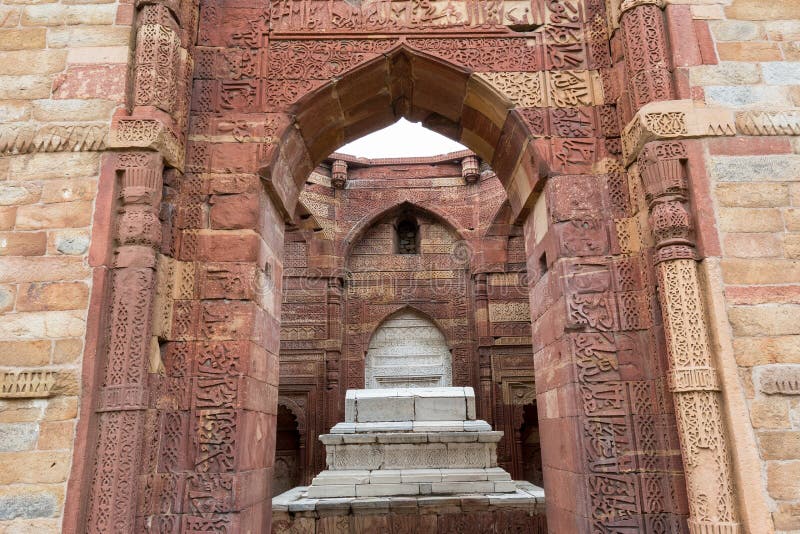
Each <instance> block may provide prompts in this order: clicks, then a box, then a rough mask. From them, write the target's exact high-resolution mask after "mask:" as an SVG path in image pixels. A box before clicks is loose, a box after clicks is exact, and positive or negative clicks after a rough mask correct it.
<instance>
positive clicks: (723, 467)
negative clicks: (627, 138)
mask: <svg viewBox="0 0 800 534" xmlns="http://www.w3.org/2000/svg"><path fill="white" fill-rule="evenodd" d="M686 157H687V154H686V149H685V147H684V145H683V143H680V142H656V143H649V144H647V145H645V148H644V150H643V151H642V153H641V155H640V156H639V170H640V171H641V174H642V179H643V182H644V187H645V195H646V199H647V203H648V206H649V209H650V223H651V227H652V229H653V234H654V237H655V248H656V251H655V255H654V262H655V264H656V274H657V276H658V297H659V301H660V303H661V311H662V314H663V319H664V331H665V336H666V342H667V354H668V358H669V373H668V381H669V387H670V390H671V391H672V394H673V399H674V403H675V414H676V418H677V423H678V433H679V436H680V441H681V450H682V453H683V454H682V457H683V465H684V470H685V473H686V489H687V493H688V497H689V529H690V531H691V532H692V533H693V534H701V533H702V534H705V533H712V532H713V533H715V534H734V533H737V532H739V531H740V528H739V521H738V517H737V515H738V514H737V511H736V508H735V506H736V504H735V497H734V492H733V478H732V473H731V461H730V451H729V450H728V444H727V441H726V438H725V435H726V434H725V430H724V428H723V427H724V423H723V420H722V408H721V396H720V386H719V383H718V380H717V372H716V369H715V367H714V363H713V361H712V358H711V349H710V345H709V337H708V327H707V324H706V316H705V312H704V309H703V299H702V297H701V293H700V285H699V281H698V274H697V267H696V265H695V249H694V236H693V229H692V220H691V215H690V211H689V208H688V199H687V191H688V185H687V180H686V176H685V171H684V168H683V164H682V160H685V159H686Z"/></svg>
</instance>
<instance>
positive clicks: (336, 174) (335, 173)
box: [331, 159, 347, 189]
mask: <svg viewBox="0 0 800 534" xmlns="http://www.w3.org/2000/svg"><path fill="white" fill-rule="evenodd" d="M345 184H347V162H346V161H343V160H340V159H336V160H334V161H333V164H332V165H331V185H333V187H335V188H336V189H344V187H345Z"/></svg>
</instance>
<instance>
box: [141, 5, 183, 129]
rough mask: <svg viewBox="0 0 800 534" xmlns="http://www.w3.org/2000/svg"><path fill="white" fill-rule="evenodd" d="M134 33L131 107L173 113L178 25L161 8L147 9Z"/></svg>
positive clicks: (176, 87) (175, 99)
mask: <svg viewBox="0 0 800 534" xmlns="http://www.w3.org/2000/svg"><path fill="white" fill-rule="evenodd" d="M139 21H140V24H139V27H138V29H137V32H136V66H135V80H134V94H133V105H134V106H155V107H157V108H159V109H161V110H162V111H165V112H167V113H172V112H173V111H174V110H175V104H176V101H177V99H178V76H177V74H178V72H179V70H180V68H179V65H180V57H181V46H180V45H181V43H180V37H179V36H178V32H177V23H176V22H175V20H174V19H173V17H172V15H171V13H170V12H169V10H168V9H167V8H166V6H163V5H146V6H144V7H143V8H142V12H141V13H140V15H139Z"/></svg>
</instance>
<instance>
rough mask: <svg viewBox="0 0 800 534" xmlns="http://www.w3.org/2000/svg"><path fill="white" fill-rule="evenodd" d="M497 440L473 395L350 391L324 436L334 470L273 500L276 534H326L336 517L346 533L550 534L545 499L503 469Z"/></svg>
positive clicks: (461, 391)
mask: <svg viewBox="0 0 800 534" xmlns="http://www.w3.org/2000/svg"><path fill="white" fill-rule="evenodd" d="M501 437H502V432H494V431H492V429H491V426H490V425H489V424H488V423H486V422H485V421H480V420H477V419H476V417H475V393H474V391H473V390H472V388H469V387H466V388H462V387H442V388H409V389H406V388H404V389H363V390H349V391H348V392H347V395H346V398H345V421H344V422H342V423H338V424H337V425H335V426H334V427H333V428H332V429H331V432H330V433H329V434H324V435H322V436H320V437H319V439H320V441H322V443H323V444H324V445H325V448H326V463H327V466H328V469H326V470H325V471H322V472H321V473H320V474H319V475H317V476H316V477H314V479H313V480H312V482H311V485H310V486H308V487H297V488H294V489H292V490H289V491H287V492H285V493H283V494H281V495H279V496H277V497H275V498H274V499H273V501H272V510H273V529H272V530H273V532H278V533H282V532H309V533H313V532H323V531H325V532H327V531H328V530H327V529H326V527H324V524H327V523H329V522H331V521H333V520H331V519H329V518H338V519H336V521H338V523H337V524H339V525H340V526H345V524H346V525H347V529H346V530H344V531H345V532H377V530H376V529H381V528H385V529H387V530H386V532H392V531H393V530H392V524H393V523H392V522H400V523H402V524H404V525H406V526H408V527H409V528H412V527H413V528H412V530H410V531H411V532H428V531H429V530H428V528H432V530H430V532H437V531H442V529H445V530H449V527H448V525H450V524H451V523H452V524H453V525H456V526H457V524H458V523H459V521H460V520H459V519H458V517H462V516H463V517H468V516H469V515H470V514H478V516H476V517H474V518H473V519H474V521H477V522H478V523H479V524H482V525H484V527H485V528H486V529H488V530H472V529H471V528H472V527H470V526H469V525H465V526H467V527H469V530H466V531H465V530H461V532H495V531H496V532H513V531H517V530H516V528H514V529H512V530H503V529H506V528H507V527H508V528H511V525H512V523H509V521H511V522H513V524H514V525H516V524H517V523H519V524H520V525H523V526H525V529H524V530H522V532H545V531H546V529H545V528H544V524H545V523H544V491H543V490H542V489H541V488H539V487H537V486H534V485H533V484H530V483H528V482H517V481H513V480H511V476H510V475H509V473H508V472H507V471H505V470H504V469H502V468H500V467H498V466H497V442H498V441H499V440H500V438H501ZM451 516H452V517H451ZM512 520H513V521H512ZM336 521H334V522H335V523H336ZM320 522H322V523H320ZM520 522H521V523H520ZM440 523H441V524H440ZM320 525H323V526H320ZM415 525H416V526H415ZM445 527H447V528H445ZM320 528H322V529H323V530H319V529H320ZM398 528H399V527H398ZM454 528H455V527H454ZM420 529H421V530H420ZM497 529H500V530H497ZM401 530H402V531H407V530H405V529H401ZM335 531H341V530H338V529H337V530H335Z"/></svg>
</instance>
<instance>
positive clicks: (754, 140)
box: [708, 137, 792, 156]
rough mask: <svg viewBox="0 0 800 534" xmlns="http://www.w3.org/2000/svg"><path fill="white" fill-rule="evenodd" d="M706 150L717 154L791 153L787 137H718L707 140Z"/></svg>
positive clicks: (790, 145)
mask: <svg viewBox="0 0 800 534" xmlns="http://www.w3.org/2000/svg"><path fill="white" fill-rule="evenodd" d="M708 151H709V153H710V154H711V155H714V156H717V155H720V156H749V155H767V154H791V153H792V143H791V141H790V138H788V137H718V138H714V139H709V140H708Z"/></svg>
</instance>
